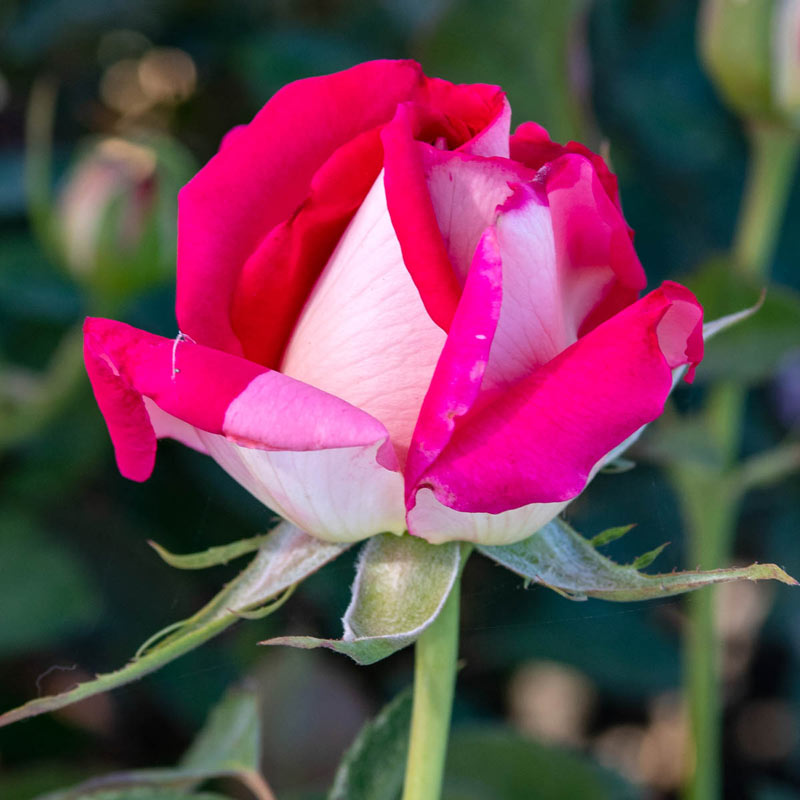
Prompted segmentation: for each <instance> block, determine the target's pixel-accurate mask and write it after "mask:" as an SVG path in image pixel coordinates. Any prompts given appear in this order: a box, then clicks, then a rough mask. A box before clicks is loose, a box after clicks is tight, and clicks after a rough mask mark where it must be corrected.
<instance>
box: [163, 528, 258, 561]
mask: <svg viewBox="0 0 800 800" xmlns="http://www.w3.org/2000/svg"><path fill="white" fill-rule="evenodd" d="M268 536H269V534H268V533H267V534H264V535H263V536H252V537H251V538H249V539H239V541H237V542H231V543H230V544H222V545H218V546H217V547H209V548H208V550H203V551H202V552H201V553H187V554H184V555H176V554H175V553H170V552H169V550H167V549H166V548H164V547H162V546H161V545H160V544H158V542H153V541H149V542H148V544H149V545H150V547H152V548H153V550H155V551H156V553H158V554H159V555H160V556H161V558H163V559H164V561H166V562H167V564H169V565H170V566H171V567H176V568H177V569H205V568H206V567H216V566H218V565H220V564H227V563H228V562H229V561H232V560H233V559H235V558H239V557H240V556H244V555H247V554H248V553H252V552H254V551H255V550H258V548H259V547H261V545H262V544H264V542H265V541H266V540H267V537H268Z"/></svg>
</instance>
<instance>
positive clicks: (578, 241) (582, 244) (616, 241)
mask: <svg viewBox="0 0 800 800" xmlns="http://www.w3.org/2000/svg"><path fill="white" fill-rule="evenodd" d="M544 172H545V186H546V192H547V199H548V202H549V204H550V210H551V214H552V218H553V233H554V236H555V245H556V255H557V258H558V259H559V261H560V262H561V263H560V265H559V270H560V271H561V272H562V274H564V275H565V276H566V275H570V274H571V275H573V276H574V278H573V280H575V281H577V282H583V281H584V278H585V276H586V270H597V271H598V272H599V271H601V270H610V274H609V280H608V281H607V286H606V288H605V289H604V293H603V296H602V298H601V299H600V301H599V302H596V301H595V302H596V304H595V305H594V307H593V308H591V310H589V312H588V314H587V316H586V317H585V319H583V321H582V324H581V326H580V330H579V333H580V334H583V333H585V332H586V331H589V330H591V329H592V328H593V327H595V326H596V325H598V324H599V323H601V322H603V321H604V320H606V319H608V318H609V317H611V316H613V315H614V314H616V313H617V311H620V310H621V309H623V308H625V307H626V306H628V305H630V304H631V303H632V302H633V301H634V300H635V299H636V298H637V296H638V294H639V292H640V291H641V290H642V289H643V288H644V286H645V283H646V279H645V274H644V270H643V269H642V265H641V264H640V262H639V258H638V257H637V255H636V251H635V250H634V249H633V243H632V242H631V237H630V233H629V229H628V226H627V224H626V222H625V220H624V219H623V217H622V214H621V213H620V211H619V209H618V208H617V206H616V205H615V204H614V203H613V202H612V200H611V199H610V198H609V196H608V194H607V193H606V191H605V189H604V188H603V185H602V181H601V179H600V177H599V176H598V174H597V172H596V170H595V168H594V166H593V164H592V162H591V161H590V160H589V159H588V158H586V157H585V156H582V155H573V154H569V155H564V156H561V157H560V158H558V159H557V160H556V161H554V162H552V163H551V164H549V165H548V166H547V167H546V168H545V170H544ZM584 310H585V309H584Z"/></svg>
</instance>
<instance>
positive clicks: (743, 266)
mask: <svg viewBox="0 0 800 800" xmlns="http://www.w3.org/2000/svg"><path fill="white" fill-rule="evenodd" d="M750 146H751V156H750V157H751V162H750V170H749V173H748V176H747V182H746V184H745V189H744V198H743V201H742V206H741V210H740V212H739V222H738V225H737V229H736V236H735V239H734V244H733V256H734V261H735V263H736V265H737V268H738V269H739V270H740V271H741V272H742V274H744V275H747V276H749V277H751V278H754V279H756V280H759V279H760V280H761V281H763V280H764V277H765V276H766V275H767V273H768V268H769V265H770V262H771V261H772V256H773V254H774V252H775V245H776V244H777V241H778V234H779V233H780V228H781V221H782V220H783V214H784V211H785V210H786V200H787V199H788V196H789V190H790V189H791V186H792V178H793V177H794V172H795V167H796V165H797V156H798V151H800V137H798V135H797V133H796V132H794V131H790V130H787V129H785V128H780V127H778V126H772V125H767V124H764V123H761V124H753V126H752V127H751V129H750Z"/></svg>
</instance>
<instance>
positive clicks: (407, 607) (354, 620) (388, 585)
mask: <svg viewBox="0 0 800 800" xmlns="http://www.w3.org/2000/svg"><path fill="white" fill-rule="evenodd" d="M462 563H463V557H462V546H461V545H460V544H458V543H456V542H447V543H446V544H440V545H433V544H429V543H428V542H426V541H425V540H424V539H418V538H416V537H414V536H409V535H408V534H405V535H403V536H395V535H394V534H391V533H383V534H380V535H379V536H373V537H372V538H371V539H370V540H369V541H368V542H367V544H366V545H365V546H364V549H363V550H362V551H361V557H360V559H359V562H358V567H357V571H356V580H355V583H354V584H353V596H352V599H351V601H350V605H349V606H348V608H347V611H346V612H345V615H344V618H343V620H342V622H343V623H344V635H343V636H342V638H341V639H317V638H315V637H313V636H282V637H279V638H277V639H269V640H267V641H266V642H262V643H261V644H269V645H274V644H284V645H290V646H291V647H302V648H306V649H312V648H315V647H327V648H329V649H331V650H336V651H337V652H339V653H344V654H345V655H348V656H350V658H352V659H353V660H354V661H356V662H357V663H359V664H373V663H375V662H376V661H380V660H381V659H383V658H386V657H387V656H390V655H391V654H392V653H394V652H396V651H397V650H400V649H401V648H403V647H406V646H407V645H409V644H411V643H412V642H414V641H416V639H417V638H418V637H419V635H420V634H421V633H422V631H424V630H425V628H427V627H428V625H430V624H431V622H433V620H434V619H436V617H437V615H438V614H439V611H441V609H442V606H443V605H444V602H445V600H447V596H448V595H449V594H450V590H451V589H452V588H453V584H454V582H455V580H456V577H457V576H458V574H459V570H460V569H461V566H462Z"/></svg>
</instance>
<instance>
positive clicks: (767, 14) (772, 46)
mask: <svg viewBox="0 0 800 800" xmlns="http://www.w3.org/2000/svg"><path fill="white" fill-rule="evenodd" d="M698 21H699V30H698V35H699V45H700V55H701V57H702V60H703V63H704V66H705V68H706V71H707V72H708V74H709V76H710V77H711V80H712V81H713V82H714V85H715V86H716V88H717V90H718V91H719V92H720V94H721V95H722V97H723V98H724V99H725V102H726V103H728V105H730V106H731V108H733V109H734V110H735V111H737V112H738V113H739V114H741V115H743V116H745V117H747V118H749V119H752V120H757V121H762V122H773V123H775V122H780V123H783V124H786V125H788V126H789V127H792V128H797V127H798V124H800V0H758V2H755V1H753V2H741V0H704V1H703V4H702V5H701V8H700V16H699V18H698Z"/></svg>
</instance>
